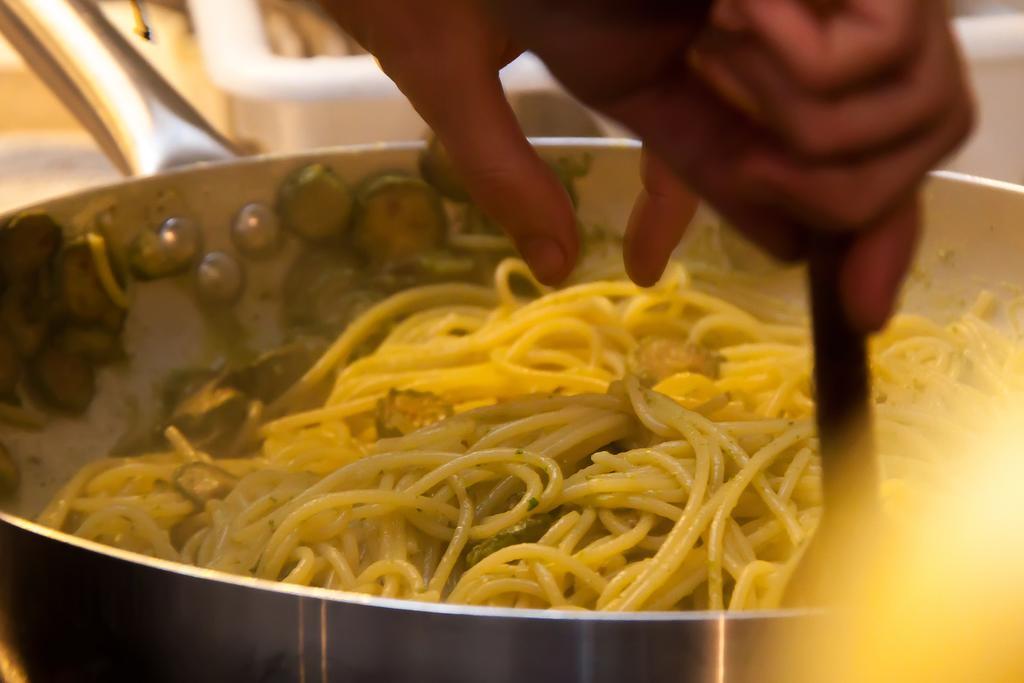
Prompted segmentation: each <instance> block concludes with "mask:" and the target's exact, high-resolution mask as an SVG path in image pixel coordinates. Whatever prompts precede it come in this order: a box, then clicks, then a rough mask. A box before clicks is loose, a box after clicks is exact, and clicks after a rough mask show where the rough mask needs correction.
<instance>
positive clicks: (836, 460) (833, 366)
mask: <svg viewBox="0 0 1024 683" xmlns="http://www.w3.org/2000/svg"><path fill="white" fill-rule="evenodd" d="M847 244H848V239H847V238H846V237H844V236H835V235H826V236H819V237H817V238H815V242H814V244H813V245H812V252H811V259H810V295H811V312H812V316H813V318H812V319H813V327H814V381H815V387H816V392H817V421H818V437H819V439H820V441H821V460H822V488H823V493H824V501H825V519H826V520H829V521H838V520H837V519H836V518H845V519H848V520H851V521H853V520H856V518H857V516H858V515H860V514H861V513H873V511H874V510H875V509H876V508H877V505H878V493H877V489H878V465H877V463H876V460H875V444H874V431H873V420H872V416H871V403H870V400H871V387H870V368H869V365H868V348H867V338H866V336H865V334H864V333H863V332H861V331H860V330H857V329H856V328H854V327H853V325H851V324H850V320H849V317H848V316H847V315H846V311H845V308H844V306H843V301H842V293H841V291H840V283H839V273H840V269H841V266H842V262H843V257H844V255H845V254H846V251H847ZM854 523H855V522H854Z"/></svg>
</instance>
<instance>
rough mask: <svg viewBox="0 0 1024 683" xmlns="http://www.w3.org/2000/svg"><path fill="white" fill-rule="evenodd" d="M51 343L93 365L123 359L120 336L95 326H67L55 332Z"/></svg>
mask: <svg viewBox="0 0 1024 683" xmlns="http://www.w3.org/2000/svg"><path fill="white" fill-rule="evenodd" d="M53 343H54V344H55V345H56V346H57V347H58V348H60V349H61V350H63V351H66V352H68V353H72V354H75V355H78V356H81V357H83V358H85V359H87V360H90V361H92V362H93V363H101V364H102V363H113V362H114V361H116V360H120V359H121V358H123V357H124V349H123V348H122V347H121V338H120V335H118V334H117V333H116V332H113V331H111V330H109V329H107V328H105V327H100V326H95V325H92V326H86V325H68V326H66V327H64V328H63V329H61V330H60V331H59V332H57V334H56V335H55V337H54V341H53Z"/></svg>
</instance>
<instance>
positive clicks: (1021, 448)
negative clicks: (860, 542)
mask: <svg viewBox="0 0 1024 683" xmlns="http://www.w3.org/2000/svg"><path fill="white" fill-rule="evenodd" d="M965 456H966V457H963V458H960V459H959V462H958V464H957V466H956V468H955V470H954V472H953V476H951V477H950V478H949V479H948V480H945V481H943V482H942V485H941V492H940V494H939V495H936V496H934V497H933V498H930V499H928V500H924V501H918V504H917V505H915V509H914V510H913V512H912V514H911V515H910V516H909V518H908V519H906V520H905V522H906V523H905V524H903V523H901V524H900V527H899V528H898V529H893V530H891V533H890V536H889V538H887V539H885V540H884V541H881V542H880V546H881V547H877V548H873V549H871V550H870V552H864V553H860V557H861V558H867V561H864V562H863V564H864V567H863V569H864V571H863V573H862V574H861V575H862V576H863V577H865V578H866V579H867V580H866V581H865V582H864V584H863V585H861V586H860V587H859V588H856V589H854V590H852V591H851V595H849V596H847V601H846V603H845V604H846V606H847V608H846V611H845V612H843V610H840V611H841V612H843V613H844V615H845V616H844V617H843V618H840V619H839V621H840V622H841V626H839V628H835V629H833V628H829V629H817V630H816V631H817V632H816V633H808V634H805V635H804V636H803V637H800V638H798V639H795V640H796V641H799V642H794V641H790V642H788V643H787V644H786V645H787V647H786V648H784V651H785V652H787V653H788V655H789V657H790V658H789V659H788V660H787V663H786V664H783V669H782V670H783V671H786V672H787V673H786V675H783V676H780V677H778V678H777V680H780V681H781V680H786V681H793V680H795V679H798V680H806V681H814V682H815V683H823V682H833V681H834V682H840V683H845V682H847V681H849V682H851V683H852V682H853V681H856V682H857V683H861V682H864V681H872V682H884V683H888V682H893V683H895V682H897V681H898V682H899V683H954V682H955V683H968V682H969V683H1021V682H1022V681H1024V402H1022V403H1020V404H1019V405H1016V406H1014V407H1013V409H1012V410H1009V411H1008V412H1007V414H1006V415H1005V416H1003V417H1002V418H1001V419H1000V420H999V422H998V424H996V425H994V427H993V429H992V431H991V432H990V438H989V439H987V440H986V441H985V442H979V443H977V449H976V450H975V449H971V452H970V453H966V454H965ZM847 561H853V562H858V560H847ZM850 617H852V618H850ZM815 639H817V640H820V641H821V642H816V640H815ZM815 655H817V656H815ZM809 658H810V659H809Z"/></svg>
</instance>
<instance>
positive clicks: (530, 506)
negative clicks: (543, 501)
mask: <svg viewBox="0 0 1024 683" xmlns="http://www.w3.org/2000/svg"><path fill="white" fill-rule="evenodd" d="M538 505H540V501H539V500H537V499H536V498H530V501H529V502H528V503H527V504H526V509H527V510H533V509H534V508H535V507H537V506H538Z"/></svg>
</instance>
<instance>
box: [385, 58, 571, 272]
mask: <svg viewBox="0 0 1024 683" xmlns="http://www.w3.org/2000/svg"><path fill="white" fill-rule="evenodd" d="M393 76H394V75H393ZM396 82H397V83H398V85H399V87H400V88H401V89H402V91H403V92H405V94H406V95H407V96H408V97H409V100H410V101H411V102H412V104H413V106H414V107H415V108H416V110H417V111H418V112H419V113H420V115H421V116H422V117H423V119H424V120H425V121H426V122H427V123H428V124H429V125H430V126H431V128H433V130H434V132H435V133H436V134H437V136H438V138H439V139H440V140H441V142H442V143H443V144H444V147H445V149H446V150H447V152H448V154H449V156H450V157H451V160H452V163H453V165H454V166H455V167H456V169H457V170H458V171H459V174H460V179H461V180H462V181H463V182H464V183H465V185H466V187H467V189H468V190H469V193H470V194H471V195H472V196H473V198H474V199H475V200H476V202H477V203H478V204H479V205H480V207H481V208H482V209H483V210H484V212H485V213H487V214H488V215H489V216H490V217H491V218H493V219H494V220H495V221H497V222H498V224H499V225H501V227H502V228H503V229H504V230H505V232H506V233H508V235H509V237H511V238H512V240H513V241H514V242H515V244H516V247H517V248H518V250H519V252H520V253H521V254H522V256H523V258H524V259H525V260H526V262H527V264H528V265H529V266H530V269H531V270H532V271H533V273H534V275H535V276H536V277H537V279H538V280H539V281H541V282H543V283H544V284H548V285H556V284H558V283H560V282H561V281H562V280H564V279H565V278H566V277H567V276H568V275H569V273H570V272H571V270H572V268H573V265H574V264H575V262H576V258H577V254H578V252H579V237H578V235H577V232H576V220H575V216H574V212H573V208H572V204H571V202H570V199H569V196H568V194H567V193H566V191H565V188H564V187H563V186H562V185H561V183H559V181H558V178H557V177H556V176H555V174H554V172H553V171H552V170H551V168H550V167H549V166H548V165H547V164H546V163H544V161H543V160H542V159H541V158H540V156H539V155H538V154H537V152H536V151H535V150H534V149H533V147H532V146H531V145H530V143H529V142H528V141H527V140H526V138H525V137H524V135H523V132H522V130H521V129H520V127H519V123H518V121H517V120H516V117H515V114H514V113H513V111H512V108H511V106H510V105H509V103H508V100H507V99H506V98H505V94H504V91H503V90H502V87H501V81H500V80H499V78H498V75H497V72H496V71H495V70H493V69H489V68H488V67H487V65H485V64H481V63H480V62H479V61H477V60H465V61H463V62H461V63H449V64H438V63H430V64H424V65H423V68H420V69H418V70H417V71H416V72H415V73H412V74H410V73H408V72H406V73H404V74H401V75H398V76H397V77H396Z"/></svg>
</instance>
